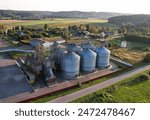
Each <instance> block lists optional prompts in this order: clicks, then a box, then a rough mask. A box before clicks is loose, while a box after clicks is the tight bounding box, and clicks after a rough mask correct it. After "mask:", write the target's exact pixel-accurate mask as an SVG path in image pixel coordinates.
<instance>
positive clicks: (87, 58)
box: [80, 48, 97, 72]
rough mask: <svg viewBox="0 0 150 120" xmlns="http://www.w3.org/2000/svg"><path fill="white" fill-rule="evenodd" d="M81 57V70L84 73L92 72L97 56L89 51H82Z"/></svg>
mask: <svg viewBox="0 0 150 120" xmlns="http://www.w3.org/2000/svg"><path fill="white" fill-rule="evenodd" d="M80 56H81V70H82V71H85V72H93V71H94V70H95V67H96V56H97V54H96V53H95V52H94V51H92V50H90V49H88V48H87V49H83V51H81V52H80Z"/></svg>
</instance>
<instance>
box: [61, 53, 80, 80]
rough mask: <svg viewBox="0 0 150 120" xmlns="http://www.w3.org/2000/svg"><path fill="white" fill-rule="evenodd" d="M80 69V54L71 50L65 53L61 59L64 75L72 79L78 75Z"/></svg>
mask: <svg viewBox="0 0 150 120" xmlns="http://www.w3.org/2000/svg"><path fill="white" fill-rule="evenodd" d="M79 69H80V56H79V55H77V54H76V53H74V52H71V51H69V52H68V53H65V54H64V55H63V57H62V60H61V70H62V72H63V76H64V77H65V78H67V79H72V78H75V77H77V76H78V74H79Z"/></svg>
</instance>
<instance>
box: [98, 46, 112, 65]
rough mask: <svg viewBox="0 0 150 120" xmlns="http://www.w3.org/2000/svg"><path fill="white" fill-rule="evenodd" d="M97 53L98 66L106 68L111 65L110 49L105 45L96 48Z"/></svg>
mask: <svg viewBox="0 0 150 120" xmlns="http://www.w3.org/2000/svg"><path fill="white" fill-rule="evenodd" d="M96 53H97V61H96V63H97V67H99V68H106V67H108V66H109V62H110V51H109V50H108V49H107V48H105V47H104V46H100V47H98V48H96Z"/></svg>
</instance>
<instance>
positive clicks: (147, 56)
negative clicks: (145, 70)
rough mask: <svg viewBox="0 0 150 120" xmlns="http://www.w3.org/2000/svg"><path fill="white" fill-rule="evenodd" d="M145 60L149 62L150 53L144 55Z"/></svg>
mask: <svg viewBox="0 0 150 120" xmlns="http://www.w3.org/2000/svg"><path fill="white" fill-rule="evenodd" d="M143 62H145V63H149V62H150V54H147V55H146V56H145V57H144V59H143Z"/></svg>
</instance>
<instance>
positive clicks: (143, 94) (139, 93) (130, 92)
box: [72, 72, 150, 103]
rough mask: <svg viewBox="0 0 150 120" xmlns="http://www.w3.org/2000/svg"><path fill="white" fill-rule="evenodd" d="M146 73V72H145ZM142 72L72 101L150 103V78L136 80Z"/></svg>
mask: <svg viewBox="0 0 150 120" xmlns="http://www.w3.org/2000/svg"><path fill="white" fill-rule="evenodd" d="M144 73H146V72H144ZM140 75H141V74H137V75H135V76H133V77H131V78H128V79H125V80H124V81H121V82H119V83H117V84H114V85H112V86H110V87H108V88H105V89H103V90H99V91H97V92H95V93H92V94H89V95H87V96H84V97H81V98H79V99H77V100H74V101H72V102H77V103H89V102H90V103H96V102H102V103H106V102H111V103H112V102H115V103H142V102H145V103H149V102H150V95H149V93H150V88H149V86H150V79H149V80H146V81H140V82H135V79H137V78H138V77H139V76H140Z"/></svg>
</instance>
